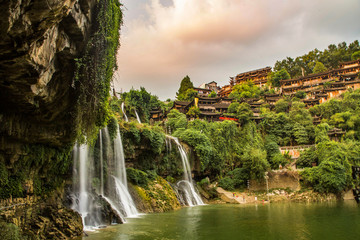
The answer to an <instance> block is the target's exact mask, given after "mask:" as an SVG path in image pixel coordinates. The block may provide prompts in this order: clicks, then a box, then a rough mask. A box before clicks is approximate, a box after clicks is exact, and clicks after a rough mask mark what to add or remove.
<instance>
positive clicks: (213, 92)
mask: <svg viewBox="0 0 360 240" xmlns="http://www.w3.org/2000/svg"><path fill="white" fill-rule="evenodd" d="M208 97H211V98H214V97H217V94H216V92H215V91H211V93H210V94H209V96H208Z"/></svg>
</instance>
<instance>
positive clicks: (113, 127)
mask: <svg viewBox="0 0 360 240" xmlns="http://www.w3.org/2000/svg"><path fill="white" fill-rule="evenodd" d="M107 128H108V131H109V135H110V138H111V139H115V137H116V134H117V131H118V128H119V125H118V121H117V120H116V119H115V118H114V117H111V118H110V119H109V121H108V125H107Z"/></svg>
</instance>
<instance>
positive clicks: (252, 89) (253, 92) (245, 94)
mask: <svg viewBox="0 0 360 240" xmlns="http://www.w3.org/2000/svg"><path fill="white" fill-rule="evenodd" d="M259 95H260V88H259V87H258V86H256V85H255V84H254V83H253V82H252V81H247V82H245V83H241V84H237V85H235V86H234V87H233V90H232V92H231V93H230V95H229V97H231V98H235V99H237V100H241V99H242V98H257V97H259Z"/></svg>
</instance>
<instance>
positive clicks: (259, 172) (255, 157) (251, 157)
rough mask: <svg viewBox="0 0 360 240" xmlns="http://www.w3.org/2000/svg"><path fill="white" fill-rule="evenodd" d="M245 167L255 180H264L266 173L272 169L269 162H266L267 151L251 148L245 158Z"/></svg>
mask: <svg viewBox="0 0 360 240" xmlns="http://www.w3.org/2000/svg"><path fill="white" fill-rule="evenodd" d="M243 161H244V165H243V167H244V168H245V169H247V171H248V172H250V176H251V178H253V179H262V178H264V173H265V172H266V171H267V170H269V169H270V165H269V163H268V161H266V151H264V150H262V149H259V148H255V147H250V148H249V149H247V151H246V152H245V154H244V156H243Z"/></svg>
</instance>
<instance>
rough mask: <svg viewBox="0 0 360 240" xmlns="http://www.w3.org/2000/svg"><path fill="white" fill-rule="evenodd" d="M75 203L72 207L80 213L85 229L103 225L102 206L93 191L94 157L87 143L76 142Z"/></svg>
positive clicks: (74, 153) (74, 154) (74, 152)
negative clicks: (97, 201) (97, 202)
mask: <svg viewBox="0 0 360 240" xmlns="http://www.w3.org/2000/svg"><path fill="white" fill-rule="evenodd" d="M73 157H74V169H73V172H74V175H73V178H74V179H73V196H72V197H73V205H72V209H74V210H75V211H77V212H78V213H80V215H81V218H82V222H83V225H84V229H86V230H89V229H93V228H94V227H95V228H96V227H98V226H100V225H101V217H100V208H101V207H100V206H99V205H97V204H96V203H95V201H94V199H95V196H94V194H93V193H92V192H91V184H90V179H91V171H92V168H91V165H92V159H91V157H90V154H89V147H88V146H87V145H78V144H76V145H75V147H74V151H73Z"/></svg>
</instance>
